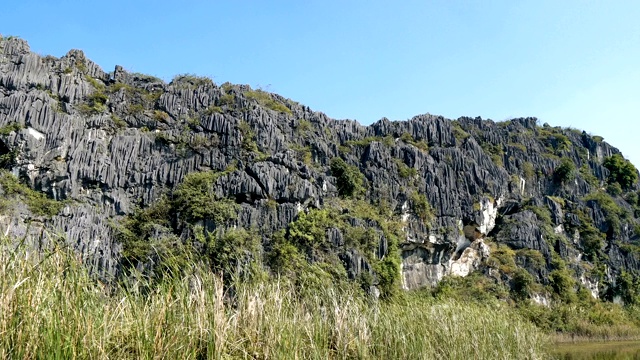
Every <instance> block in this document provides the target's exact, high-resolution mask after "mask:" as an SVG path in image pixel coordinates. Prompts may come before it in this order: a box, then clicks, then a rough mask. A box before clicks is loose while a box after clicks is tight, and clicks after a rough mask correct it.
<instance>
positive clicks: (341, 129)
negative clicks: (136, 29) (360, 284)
mask: <svg viewBox="0 0 640 360" xmlns="http://www.w3.org/2000/svg"><path fill="white" fill-rule="evenodd" d="M0 128H1V129H0V155H2V157H1V158H0V160H1V163H2V166H3V167H4V168H5V169H7V170H8V171H10V172H11V173H13V174H14V175H15V176H17V177H18V178H19V179H20V180H21V181H22V182H23V183H24V184H26V185H27V186H28V187H29V188H31V189H34V190H36V191H38V192H41V193H44V194H46V196H47V197H48V198H50V199H52V200H55V202H56V203H57V204H59V207H58V208H55V207H54V210H53V211H50V212H48V213H47V212H44V213H43V212H42V211H40V210H38V209H39V207H40V206H42V203H45V202H46V200H44V199H40V198H38V197H37V196H38V195H37V194H33V193H30V192H29V193H28V192H27V190H20V191H17V190H16V188H17V187H16V186H13V185H12V186H9V185H7V184H9V183H11V181H10V180H7V181H5V182H3V184H4V186H3V191H4V194H5V198H6V200H5V203H3V205H4V206H2V211H3V212H2V216H0V225H1V227H2V231H4V233H5V234H6V235H10V236H12V237H14V238H16V239H25V241H27V242H29V243H32V244H33V245H34V246H37V247H40V248H44V247H47V246H53V245H54V244H56V243H60V242H62V243H64V244H67V245H70V246H72V247H73V248H74V249H75V250H76V251H77V252H78V254H80V255H81V256H82V258H83V260H84V262H85V263H86V264H87V266H89V267H90V268H91V269H92V270H93V271H94V272H95V274H96V275H98V276H99V277H101V278H104V279H110V278H112V277H113V276H117V275H118V274H119V273H120V272H121V270H122V254H123V244H122V239H123V238H122V237H121V236H119V233H120V232H121V230H119V227H121V226H122V225H121V224H122V221H124V220H126V219H128V218H131V217H132V216H134V215H135V213H136V209H147V208H149V206H152V205H153V204H158V202H159V201H162V199H167V198H168V199H169V200H168V201H174V200H175V199H176V198H179V196H180V194H176V193H175V192H176V190H177V189H179V186H180V184H182V183H183V182H184V181H185V177H186V176H187V175H188V174H193V173H205V172H206V173H208V174H215V176H211V177H210V178H208V180H207V181H209V182H207V181H205V182H204V184H205V185H206V184H208V186H210V188H209V192H210V193H211V194H210V199H212V201H217V200H220V201H222V200H224V201H227V203H225V204H228V205H233V206H232V207H233V209H234V211H233V214H232V215H230V216H226V217H224V218H219V217H218V216H217V214H218V213H215V212H211V211H209V212H207V210H206V209H205V210H204V212H198V213H195V212H194V211H195V209H194V208H193V204H190V203H184V204H182V207H180V206H178V207H176V206H177V205H175V202H171V204H174V205H172V206H174V207H171V206H168V208H171V209H170V212H171V214H168V215H167V217H166V219H167V221H165V222H159V221H156V222H155V223H154V226H153V231H148V230H145V231H144V232H136V231H133V232H130V233H129V235H130V236H132V237H134V238H135V237H138V238H139V239H138V240H139V241H147V242H152V241H155V240H154V239H158V238H162V237H171V238H172V239H175V241H178V242H180V241H182V242H184V241H186V239H189V238H195V237H197V236H199V235H198V234H200V233H198V232H199V231H203V232H204V233H205V234H206V233H216V232H218V233H223V232H224V231H225V229H233V228H244V229H248V230H249V229H253V230H254V232H255V233H257V234H259V244H258V245H259V246H258V248H257V250H256V251H258V252H260V253H269V252H273V249H274V248H275V247H276V245H277V244H276V242H275V240H273V239H274V236H280V237H283V238H285V239H289V240H288V243H291V244H292V245H293V246H295V247H297V248H298V250H299V251H300V253H301V254H302V256H303V257H304V259H305V261H308V262H309V263H314V262H317V263H320V262H328V263H330V264H334V265H336V266H337V267H336V269H338V270H337V271H338V272H344V273H345V276H346V277H348V278H352V279H355V278H363V276H364V277H367V278H368V279H369V280H368V282H369V284H370V285H371V289H372V291H378V290H377V287H378V285H379V284H380V283H381V282H383V281H384V278H385V276H387V275H385V274H384V272H385V271H388V270H389V269H391V272H396V273H397V274H398V281H397V282H396V285H395V286H401V287H404V288H407V289H412V288H417V287H421V286H426V285H429V286H432V285H435V284H436V283H438V282H439V281H440V280H441V279H442V277H443V276H446V275H449V274H450V275H457V276H464V275H467V274H469V273H470V272H473V271H481V272H482V273H483V274H485V275H486V276H489V277H492V278H495V279H496V281H501V282H504V283H507V284H511V285H513V286H516V285H515V284H514V278H516V276H515V275H514V271H515V270H518V269H525V270H526V272H527V273H528V274H529V275H530V276H532V277H533V279H534V280H535V282H536V283H539V284H541V285H549V284H550V283H551V285H553V284H552V283H553V276H555V275H553V276H550V274H552V273H553V274H556V275H557V273H558V271H560V270H562V271H568V273H569V274H571V275H572V276H573V277H574V278H575V279H577V280H579V282H580V283H582V284H583V285H584V286H586V287H588V288H589V289H590V290H591V291H592V293H593V294H594V296H600V295H601V294H602V292H606V291H608V292H610V293H611V292H612V289H614V288H615V282H616V279H617V277H618V276H619V275H620V274H621V272H623V271H624V272H629V273H634V274H638V271H640V263H639V261H638V259H639V257H638V254H640V252H639V251H638V249H640V248H639V247H637V245H636V243H637V242H638V241H640V230H639V229H640V228H639V227H638V223H639V222H638V220H637V217H638V216H640V212H639V211H638V209H639V208H640V203H638V196H637V192H638V183H637V172H636V170H635V168H633V175H631V180H632V181H631V182H630V183H628V181H627V180H621V179H618V178H616V171H617V168H614V165H615V164H614V161H612V159H618V160H619V159H620V158H618V157H617V156H616V155H617V154H619V151H618V150H617V149H615V148H614V147H612V146H610V145H609V144H607V143H606V142H604V141H602V139H599V138H598V137H594V136H591V135H590V134H588V133H586V132H583V131H578V130H575V129H562V128H555V127H550V126H548V125H546V124H545V125H541V124H539V123H538V121H537V120H536V119H535V118H521V119H513V120H510V121H505V122H499V123H496V122H493V121H490V120H482V119H480V118H475V119H472V118H460V119H457V120H454V121H452V120H449V119H445V118H443V117H441V116H433V115H428V114H427V115H419V116H416V117H414V118H412V119H410V120H407V121H389V120H387V119H382V120H380V121H378V122H376V123H374V124H372V125H370V126H362V125H360V124H359V123H357V122H355V121H349V120H334V119H331V118H329V117H327V116H326V115H324V114H323V113H320V112H316V111H312V110H311V109H309V108H308V107H306V106H304V105H301V104H299V103H297V102H294V101H292V100H289V99H285V98H283V97H281V96H279V95H277V94H272V93H268V92H265V91H262V90H253V89H251V88H250V87H248V86H246V85H233V84H229V83H225V84H222V85H218V84H215V83H213V82H212V81H211V80H209V79H206V78H200V77H196V76H190V75H184V76H178V77H176V78H175V79H174V80H173V81H171V82H170V83H165V82H163V81H162V80H160V79H157V78H154V77H151V76H146V75H142V74H132V73H128V72H126V71H124V70H123V69H122V68H121V67H116V68H115V70H114V71H113V72H111V73H108V72H105V71H103V70H102V69H101V68H100V67H99V66H98V65H96V64H95V63H93V62H91V61H90V60H89V59H87V58H86V57H85V56H84V54H83V53H82V51H79V50H72V51H70V52H69V53H68V54H66V55H65V56H63V57H62V58H59V59H58V58H55V57H51V56H46V57H43V56H40V55H38V54H35V53H33V52H31V51H30V49H29V46H28V44H27V43H26V42H25V41H23V40H21V39H16V38H2V39H1V40H0ZM335 159H341V161H337V160H335ZM606 161H608V162H606ZM605 162H606V163H605ZM619 163H620V164H623V165H624V164H625V163H624V161H622V162H619ZM611 164H614V165H611ZM605 165H606V166H605ZM360 174H361V175H360ZM4 176H8V175H7V174H5V175H4ZM349 176H351V177H349ZM353 176H355V178H354V177H353ZM359 176H362V178H360V180H361V181H360V180H357V179H356V178H359ZM634 176H635V177H634ZM354 179H356V180H354ZM352 180H353V181H352ZM194 181H195V180H194ZM350 186H351V187H353V188H351V187H350ZM607 190H608V191H607ZM29 196H31V197H32V198H33V199H40V200H42V201H40V202H37V201H32V202H31V203H29V201H27V200H28V199H26V198H28V197H29ZM25 199H26V200H25ZM363 204H364V205H363ZM367 205H368V206H372V207H373V208H375V209H376V211H378V213H376V214H371V213H367V212H366V211H371V209H368V210H367V209H365V207H366V206H367ZM189 206H191V208H189ZM203 206H205V207H206V206H207V204H204V205H203ZM324 209H331V212H329V213H328V215H327V219H329V220H326V221H325V220H322V219H324V218H322V219H320V218H321V217H319V216H316V215H314V214H317V212H316V213H314V211H315V210H324ZM189 214H190V215H189ZM301 214H305V215H304V216H308V217H309V218H312V216H316V217H313V219H314V221H316V220H317V221H320V222H322V221H324V222H322V224H323V225H322V226H320V235H321V237H323V238H324V239H325V240H326V243H324V242H323V243H322V246H319V245H314V244H307V245H305V244H304V243H303V242H301V241H298V242H296V241H294V240H293V237H294V236H296V234H297V233H296V231H300V232H305V231H311V230H309V229H310V228H309V227H304V226H302V225H301V224H302V222H300V221H299V222H298V223H296V224H295V225H294V226H293V227H292V225H291V224H292V223H293V222H295V221H297V220H299V219H300V217H301ZM304 216H303V218H304ZM385 216H386V217H387V219H382V217H385ZM123 219H124V220H123ZM304 219H306V218H304ZM304 219H303V220H304ZM318 219H320V220H318ZM331 219H333V220H331ZM330 220H331V221H330ZM387 220H390V221H394V224H399V228H397V229H396V228H394V227H392V226H391V225H388V224H386V223H385V221H387ZM332 221H333V222H332ZM305 226H306V225H305ZM314 226H315V225H314ZM314 229H315V228H314ZM281 230H284V231H281ZM363 234H364V235H363ZM200 235H202V234H200ZM303 235H305V234H302V235H300V236H303ZM301 238H302V237H301ZM354 239H355V240H354ZM363 239H364V240H363ZM356 240H357V241H356ZM312 241H316V243H317V241H318V238H313V240H312ZM365 243H366V244H365ZM274 244H276V245H274ZM363 244H365V245H363ZM125 245H126V244H125ZM213 251H215V249H213ZM496 254H498V255H505V254H506V257H507V258H508V259H506V260H505V256H496ZM558 258H560V259H562V260H563V262H564V263H565V264H566V266H565V265H562V266H559V265H558V260H557V259H558ZM137 259H138V260H140V262H141V263H145V262H148V260H149V257H148V256H147V255H144V254H143V255H141V256H139V257H137ZM386 259H396V260H397V261H395V262H394V261H389V262H388V263H384V262H385V261H386ZM510 262H513V264H511V263H510ZM382 264H386V266H382ZM140 266H143V265H140ZM385 269H386V270H385ZM365 275H366V276H365ZM550 279H551V280H550ZM538 289H539V291H538V292H540V293H544V290H542V289H543V288H538ZM538 295H539V294H535V296H538ZM614 295H615V294H614ZM532 296H534V294H532Z"/></svg>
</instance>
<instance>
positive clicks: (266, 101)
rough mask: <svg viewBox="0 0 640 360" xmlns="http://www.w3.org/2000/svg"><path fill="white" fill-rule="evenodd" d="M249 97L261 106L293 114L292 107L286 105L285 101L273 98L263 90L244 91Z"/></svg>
mask: <svg viewBox="0 0 640 360" xmlns="http://www.w3.org/2000/svg"><path fill="white" fill-rule="evenodd" d="M244 96H246V97H247V98H248V99H252V100H256V101H257V102H258V103H259V104H260V105H261V106H264V107H267V108H269V109H271V110H274V111H278V112H282V113H286V114H291V113H292V112H291V109H289V108H288V107H286V106H285V105H284V104H283V103H281V102H278V101H276V100H274V99H273V97H272V95H271V94H269V93H268V92H266V91H263V90H260V89H258V90H255V91H252V90H250V91H247V92H245V93H244Z"/></svg>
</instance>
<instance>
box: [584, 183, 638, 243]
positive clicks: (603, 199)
mask: <svg viewBox="0 0 640 360" xmlns="http://www.w3.org/2000/svg"><path fill="white" fill-rule="evenodd" d="M583 200H584V201H587V202H588V201H595V202H597V203H598V205H599V206H600V208H601V209H602V211H603V212H604V215H605V217H606V220H607V223H608V224H609V226H610V228H611V234H609V235H617V234H619V233H620V226H621V224H620V219H624V218H627V217H629V215H628V214H627V212H626V211H625V210H624V209H623V208H622V207H620V206H619V205H618V204H617V203H616V202H615V200H614V199H613V198H612V197H611V195H609V194H607V193H605V192H603V191H596V192H593V193H591V194H589V195H587V196H585V197H584V199H583ZM585 217H586V216H585ZM585 217H583V218H585ZM587 222H591V221H588V219H587Z"/></svg>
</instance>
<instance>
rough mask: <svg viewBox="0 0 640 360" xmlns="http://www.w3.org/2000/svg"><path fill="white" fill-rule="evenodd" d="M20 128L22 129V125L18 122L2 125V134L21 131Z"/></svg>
mask: <svg viewBox="0 0 640 360" xmlns="http://www.w3.org/2000/svg"><path fill="white" fill-rule="evenodd" d="M20 129H22V125H20V124H19V123H17V122H12V123H9V124H7V125H5V126H3V127H0V135H9V134H11V133H12V132H14V131H15V132H18V131H20Z"/></svg>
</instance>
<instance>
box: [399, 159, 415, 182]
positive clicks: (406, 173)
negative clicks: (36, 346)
mask: <svg viewBox="0 0 640 360" xmlns="http://www.w3.org/2000/svg"><path fill="white" fill-rule="evenodd" d="M394 162H395V164H396V167H397V169H398V175H399V176H400V177H401V178H403V179H406V178H413V177H415V176H416V175H418V170H416V169H415V168H413V167H409V166H407V164H405V163H404V162H403V161H402V160H400V159H394Z"/></svg>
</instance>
